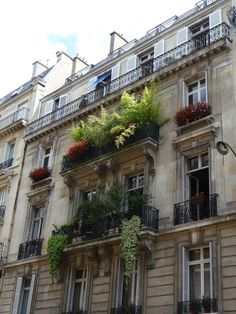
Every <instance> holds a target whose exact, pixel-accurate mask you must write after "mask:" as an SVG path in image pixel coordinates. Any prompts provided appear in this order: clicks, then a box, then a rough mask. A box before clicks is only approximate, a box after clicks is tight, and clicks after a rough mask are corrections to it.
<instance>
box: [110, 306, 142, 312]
mask: <svg viewBox="0 0 236 314" xmlns="http://www.w3.org/2000/svg"><path fill="white" fill-rule="evenodd" d="M110 314H142V306H135V305H130V306H126V307H124V306H120V307H117V308H112V309H111V311H110Z"/></svg>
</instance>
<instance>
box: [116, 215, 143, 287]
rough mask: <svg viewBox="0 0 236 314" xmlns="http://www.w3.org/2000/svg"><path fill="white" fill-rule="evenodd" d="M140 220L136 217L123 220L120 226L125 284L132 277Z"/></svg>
mask: <svg viewBox="0 0 236 314" xmlns="http://www.w3.org/2000/svg"><path fill="white" fill-rule="evenodd" d="M140 224H141V220H140V218H139V217H138V216H133V217H132V218H131V219H129V220H127V219H124V220H123V222H122V226H121V245H122V254H123V258H124V266H125V273H124V274H125V277H126V283H127V282H128V281H129V279H130V278H131V277H132V274H133V271H134V268H135V262H136V253H137V246H138V238H139V234H140Z"/></svg>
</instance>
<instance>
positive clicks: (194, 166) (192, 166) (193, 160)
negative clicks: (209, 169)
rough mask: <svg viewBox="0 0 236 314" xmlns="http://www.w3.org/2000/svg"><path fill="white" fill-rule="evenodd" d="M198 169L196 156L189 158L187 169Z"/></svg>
mask: <svg viewBox="0 0 236 314" xmlns="http://www.w3.org/2000/svg"><path fill="white" fill-rule="evenodd" d="M193 169H198V156H196V157H193V158H191V159H189V170H193Z"/></svg>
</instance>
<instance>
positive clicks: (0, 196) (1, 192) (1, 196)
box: [0, 188, 7, 206]
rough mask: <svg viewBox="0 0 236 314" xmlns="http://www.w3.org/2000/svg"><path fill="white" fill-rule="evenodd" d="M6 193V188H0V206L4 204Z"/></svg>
mask: <svg viewBox="0 0 236 314" xmlns="http://www.w3.org/2000/svg"><path fill="white" fill-rule="evenodd" d="M6 193H7V189H6V188H5V189H4V188H3V189H0V206H2V205H6Z"/></svg>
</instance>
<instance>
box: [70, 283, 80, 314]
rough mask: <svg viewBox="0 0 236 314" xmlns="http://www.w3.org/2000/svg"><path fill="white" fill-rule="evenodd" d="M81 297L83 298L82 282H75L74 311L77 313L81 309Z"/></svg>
mask: <svg viewBox="0 0 236 314" xmlns="http://www.w3.org/2000/svg"><path fill="white" fill-rule="evenodd" d="M80 298H81V282H77V283H75V286H74V295H73V308H72V312H73V313H76V312H77V311H79V310H81V309H80Z"/></svg>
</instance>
